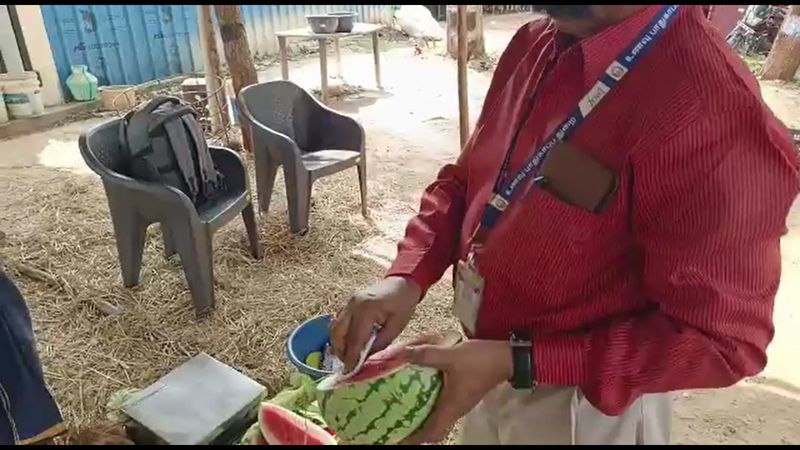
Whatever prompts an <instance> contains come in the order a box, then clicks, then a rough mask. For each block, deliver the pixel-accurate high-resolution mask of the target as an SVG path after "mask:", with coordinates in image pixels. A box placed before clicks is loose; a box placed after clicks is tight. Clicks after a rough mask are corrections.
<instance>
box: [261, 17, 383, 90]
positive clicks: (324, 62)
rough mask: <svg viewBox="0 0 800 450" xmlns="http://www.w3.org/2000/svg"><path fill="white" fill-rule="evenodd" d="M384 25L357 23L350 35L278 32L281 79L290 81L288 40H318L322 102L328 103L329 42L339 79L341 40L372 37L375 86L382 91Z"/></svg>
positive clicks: (305, 31)
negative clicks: (381, 36)
mask: <svg viewBox="0 0 800 450" xmlns="http://www.w3.org/2000/svg"><path fill="white" fill-rule="evenodd" d="M382 28H383V25H377V24H371V23H356V24H355V25H354V26H353V30H352V31H350V32H349V33H313V32H312V31H311V30H310V29H309V28H296V29H294V30H286V31H278V32H276V33H275V36H277V37H278V47H279V48H280V61H281V78H283V79H284V80H288V79H289V61H288V56H287V54H286V41H287V40H288V39H292V38H293V39H316V40H317V42H319V73H320V77H321V78H322V80H321V81H322V84H321V86H320V91H321V92H322V102H323V103H327V102H328V41H333V45H334V48H335V50H336V70H337V75H338V76H339V77H341V76H342V53H341V51H340V49H339V41H340V40H341V39H346V38H351V37H357V36H372V53H373V56H374V58H375V84H376V85H377V86H378V89H381V61H380V47H379V45H378V31H380V30H381V29H382Z"/></svg>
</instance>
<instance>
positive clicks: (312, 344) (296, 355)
mask: <svg viewBox="0 0 800 450" xmlns="http://www.w3.org/2000/svg"><path fill="white" fill-rule="evenodd" d="M331 319H332V317H331V316H330V315H324V316H317V317H314V318H313V319H310V320H307V321H305V322H303V323H302V324H300V326H298V327H297V328H295V329H294V331H292V334H290V335H289V340H288V341H286V354H287V355H288V357H289V361H290V362H291V363H292V365H293V366H295V367H297V370H299V371H300V373H304V374H306V375H308V376H310V377H311V378H313V379H315V380H319V379H320V378H323V377H325V376H327V375H330V374H332V373H333V372H329V371H327V370H319V369H315V368H313V367H311V366H309V365H307V364H306V363H305V361H306V357H307V356H308V355H309V354H310V353H313V352H321V351H322V350H323V348H324V347H325V344H327V343H328V342H329V341H330V334H329V331H328V326H330V323H331Z"/></svg>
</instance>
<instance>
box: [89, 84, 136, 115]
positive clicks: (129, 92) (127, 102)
mask: <svg viewBox="0 0 800 450" xmlns="http://www.w3.org/2000/svg"><path fill="white" fill-rule="evenodd" d="M97 91H98V92H99V93H100V100H101V101H102V102H103V109H104V110H106V111H128V110H131V109H133V108H134V107H135V106H136V104H137V102H138V100H137V95H136V86H133V85H129V84H120V85H114V86H103V87H100V88H98V89H97Z"/></svg>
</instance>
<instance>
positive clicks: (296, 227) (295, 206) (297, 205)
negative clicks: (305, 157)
mask: <svg viewBox="0 0 800 450" xmlns="http://www.w3.org/2000/svg"><path fill="white" fill-rule="evenodd" d="M287 169H288V170H287ZM283 174H284V178H285V179H286V200H287V203H288V205H287V206H288V208H289V229H290V230H291V232H292V233H293V234H305V233H306V232H307V231H308V216H309V212H310V209H311V178H310V177H309V176H308V174H307V173H306V172H303V171H300V170H296V169H289V168H288V167H284V170H283Z"/></svg>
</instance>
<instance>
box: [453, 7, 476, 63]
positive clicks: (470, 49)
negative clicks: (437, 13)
mask: <svg viewBox="0 0 800 450" xmlns="http://www.w3.org/2000/svg"><path fill="white" fill-rule="evenodd" d="M465 6H466V14H467V21H466V22H467V58H468V59H474V58H480V57H481V56H483V55H484V54H485V53H486V48H485V45H484V41H483V5H465ZM446 27H447V33H446V34H447V53H448V54H449V55H450V56H451V57H452V58H458V7H457V5H447V25H446Z"/></svg>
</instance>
